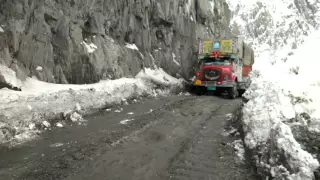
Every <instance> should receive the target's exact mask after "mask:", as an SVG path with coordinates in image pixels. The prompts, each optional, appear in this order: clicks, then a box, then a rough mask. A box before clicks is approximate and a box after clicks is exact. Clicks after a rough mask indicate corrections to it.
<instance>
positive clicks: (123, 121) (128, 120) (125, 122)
mask: <svg viewBox="0 0 320 180" xmlns="http://www.w3.org/2000/svg"><path fill="white" fill-rule="evenodd" d="M133 120H134V119H125V120H122V121H120V124H128V122H130V121H133Z"/></svg>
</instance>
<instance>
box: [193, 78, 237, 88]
mask: <svg viewBox="0 0 320 180" xmlns="http://www.w3.org/2000/svg"><path fill="white" fill-rule="evenodd" d="M193 85H194V86H198V87H207V88H208V89H210V88H211V89H214V87H215V88H232V87H233V86H234V82H223V83H220V82H215V81H200V80H196V82H195V83H194V84H193Z"/></svg>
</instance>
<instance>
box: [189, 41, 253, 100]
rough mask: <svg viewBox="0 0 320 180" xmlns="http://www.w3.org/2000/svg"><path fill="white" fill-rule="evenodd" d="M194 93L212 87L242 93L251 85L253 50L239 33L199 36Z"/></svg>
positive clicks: (232, 93)
mask: <svg viewBox="0 0 320 180" xmlns="http://www.w3.org/2000/svg"><path fill="white" fill-rule="evenodd" d="M197 57H198V70H197V72H196V79H195V81H194V86H195V88H196V94H198V95H201V94H204V93H205V92H208V91H213V92H214V93H215V94H217V95H219V94H221V93H227V95H228V97H229V98H231V99H234V98H236V97H237V96H241V95H242V94H243V93H244V92H245V90H246V89H247V88H248V87H249V85H250V78H249V72H250V71H251V70H252V64H253V63H254V54H253V50H252V49H251V48H250V47H249V46H247V45H246V44H245V43H244V41H243V39H241V38H240V37H234V38H228V39H215V40H200V39H199V40H198V55H197Z"/></svg>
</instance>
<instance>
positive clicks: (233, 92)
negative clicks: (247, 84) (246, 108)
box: [228, 85, 239, 99]
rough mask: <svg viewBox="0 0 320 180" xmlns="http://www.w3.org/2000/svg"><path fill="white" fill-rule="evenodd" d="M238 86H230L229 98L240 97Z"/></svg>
mask: <svg viewBox="0 0 320 180" xmlns="http://www.w3.org/2000/svg"><path fill="white" fill-rule="evenodd" d="M238 95H239V94H238V88H237V85H234V86H233V87H231V88H228V97H229V99H235V98H237V97H238Z"/></svg>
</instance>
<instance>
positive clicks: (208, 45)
mask: <svg viewBox="0 0 320 180" xmlns="http://www.w3.org/2000/svg"><path fill="white" fill-rule="evenodd" d="M241 43H242V40H241V39H240V38H238V37H236V38H233V39H221V40H199V41H198V55H199V56H208V55H209V56H214V55H213V54H219V55H237V56H239V55H240V56H241V54H239V52H241V53H242V51H241V49H240V47H241V46H240V45H241ZM214 52H219V53H214Z"/></svg>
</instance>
